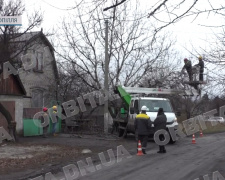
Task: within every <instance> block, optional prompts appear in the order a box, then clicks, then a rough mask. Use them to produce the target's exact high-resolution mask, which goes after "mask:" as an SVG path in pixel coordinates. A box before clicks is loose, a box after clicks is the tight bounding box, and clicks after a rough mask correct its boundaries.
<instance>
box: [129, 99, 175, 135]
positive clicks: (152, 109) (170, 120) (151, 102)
mask: <svg viewBox="0 0 225 180" xmlns="http://www.w3.org/2000/svg"><path fill="white" fill-rule="evenodd" d="M142 106H146V107H147V108H148V109H147V112H146V113H147V115H148V116H149V117H150V120H151V121H152V129H151V131H150V136H153V135H154V132H155V131H154V124H153V122H154V120H155V119H156V117H157V113H158V109H159V108H163V110H164V113H165V115H166V117H167V127H174V128H175V129H177V128H178V123H177V118H176V115H175V112H174V110H173V108H172V106H171V103H170V100H169V99H166V98H158V97H135V98H132V99H131V103H130V108H129V115H128V124H127V131H128V132H131V133H135V129H134V120H135V117H136V115H137V114H139V113H140V112H141V111H140V109H141V107H142Z"/></svg>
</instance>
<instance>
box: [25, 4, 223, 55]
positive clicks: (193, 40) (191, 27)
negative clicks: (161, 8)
mask: <svg viewBox="0 0 225 180" xmlns="http://www.w3.org/2000/svg"><path fill="white" fill-rule="evenodd" d="M80 1H81V0H24V3H25V6H26V11H27V12H28V13H31V12H32V11H33V10H34V9H40V10H41V11H43V12H44V22H43V23H42V25H41V27H42V28H43V30H44V32H47V31H48V30H50V29H52V28H53V27H57V26H60V24H59V22H60V20H61V19H62V18H63V17H64V16H65V15H67V14H68V13H70V12H72V10H71V11H70V10H69V11H66V9H70V8H71V7H74V6H75V2H76V3H77V4H79V2H80ZM175 1H176V0H173V2H175ZM130 2H131V0H130ZM155 2H158V1H157V0H151V2H150V1H149V0H140V4H141V6H140V8H141V9H143V11H144V8H146V7H148V8H149V7H151V6H153V5H155ZM171 2H172V1H171ZM213 2H214V3H215V4H219V2H220V1H219V0H214V1H213ZM89 5H90V4H87V7H88V6H89ZM187 5H188V4H187ZM196 8H198V9H207V5H206V1H205V0H200V1H199V2H198V4H197V6H196ZM153 9H154V8H153ZM161 17H165V14H164V15H163V14H162V16H161ZM161 19H163V18H161ZM193 19H194V17H193V16H192V17H189V18H185V19H183V20H182V21H180V22H178V23H176V24H173V25H170V26H169V27H168V28H166V29H165V30H166V31H170V32H173V35H174V36H176V37H177V44H176V48H177V49H178V50H179V51H181V52H182V54H183V56H187V57H191V56H190V53H189V52H188V51H191V52H192V51H193V50H192V45H193V46H194V47H195V48H198V47H200V46H201V47H203V48H206V47H207V46H208V43H206V42H207V41H210V40H212V37H213V33H214V32H218V31H219V29H218V28H217V29H215V28H210V27H205V26H203V25H207V26H219V25H221V24H222V21H223V19H221V17H218V16H215V15H213V14H210V16H208V14H204V15H200V16H198V18H197V19H196V20H195V21H194V22H193ZM149 21H151V19H149ZM23 24H24V25H25V24H26V15H25V14H24V16H23ZM41 27H40V28H37V29H36V30H40V29H41ZM186 49H187V50H186Z"/></svg>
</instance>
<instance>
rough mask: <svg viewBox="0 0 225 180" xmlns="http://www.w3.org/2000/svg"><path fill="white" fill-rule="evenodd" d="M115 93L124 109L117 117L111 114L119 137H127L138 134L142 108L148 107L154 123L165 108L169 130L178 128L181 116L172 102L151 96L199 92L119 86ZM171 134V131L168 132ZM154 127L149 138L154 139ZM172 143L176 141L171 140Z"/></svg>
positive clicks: (191, 94)
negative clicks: (158, 113) (137, 117)
mask: <svg viewBox="0 0 225 180" xmlns="http://www.w3.org/2000/svg"><path fill="white" fill-rule="evenodd" d="M114 92H115V93H117V94H119V96H120V97H121V99H122V101H123V107H122V108H121V109H120V113H118V114H117V115H116V116H115V113H113V111H112V110H111V111H110V114H111V115H112V117H113V123H114V127H116V130H117V132H118V136H119V137H122V136H123V137H126V135H127V133H133V134H135V137H137V133H136V132H135V128H134V120H135V117H136V115H137V114H139V113H140V111H141V107H142V106H147V108H148V109H147V112H146V113H147V115H148V116H149V117H150V120H151V121H152V122H154V120H155V119H156V116H157V112H158V109H159V108H163V109H164V112H165V115H166V117H167V128H168V127H173V128H174V129H175V130H176V129H177V128H178V123H177V117H176V115H180V113H179V112H177V113H175V112H174V110H173V107H172V105H171V103H170V100H169V99H167V98H161V97H146V95H149V94H158V95H160V94H179V95H187V96H194V95H198V92H197V91H190V90H186V91H184V90H173V89H160V88H135V87H122V86H117V87H116V89H115V90H114ZM168 132H169V131H168ZM154 133H155V131H154V125H153V123H152V128H151V130H150V131H149V136H150V137H153V135H154ZM170 142H171V143H175V141H173V140H172V138H170Z"/></svg>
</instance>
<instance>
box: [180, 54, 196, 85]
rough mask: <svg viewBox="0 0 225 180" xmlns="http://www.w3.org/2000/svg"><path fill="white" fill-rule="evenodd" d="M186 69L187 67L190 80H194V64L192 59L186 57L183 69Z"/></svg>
mask: <svg viewBox="0 0 225 180" xmlns="http://www.w3.org/2000/svg"><path fill="white" fill-rule="evenodd" d="M184 69H186V71H187V73H188V76H189V81H193V76H192V64H191V61H190V60H188V59H187V58H184V66H183V68H182V71H181V72H183V71H184Z"/></svg>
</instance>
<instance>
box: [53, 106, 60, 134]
mask: <svg viewBox="0 0 225 180" xmlns="http://www.w3.org/2000/svg"><path fill="white" fill-rule="evenodd" d="M52 109H53V113H57V106H53V107H52ZM56 119H57V121H56V122H53V123H52V133H53V136H57V134H56V125H57V122H58V121H59V119H58V116H56Z"/></svg>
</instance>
